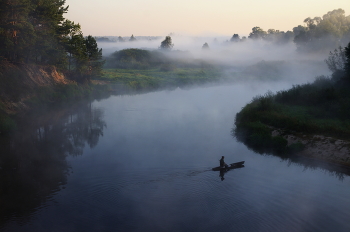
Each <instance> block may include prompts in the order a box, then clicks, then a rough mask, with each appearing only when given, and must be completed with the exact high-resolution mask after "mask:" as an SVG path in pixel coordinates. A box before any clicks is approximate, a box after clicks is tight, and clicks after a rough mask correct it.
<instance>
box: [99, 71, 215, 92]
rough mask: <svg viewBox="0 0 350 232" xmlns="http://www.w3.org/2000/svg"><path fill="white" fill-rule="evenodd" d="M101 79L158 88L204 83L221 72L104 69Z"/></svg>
mask: <svg viewBox="0 0 350 232" xmlns="http://www.w3.org/2000/svg"><path fill="white" fill-rule="evenodd" d="M101 79H103V80H109V81H113V82H116V83H122V84H124V85H126V86H128V87H130V88H131V89H137V90H140V89H152V90H153V89H158V88H163V87H183V86H186V85H194V84H204V83H209V82H215V81H218V80H220V79H222V77H221V73H220V72H219V71H218V70H216V69H202V68H171V69H170V71H168V70H167V69H165V70H164V69H162V68H154V69H146V70H138V69H104V70H103V76H102V78H101Z"/></svg>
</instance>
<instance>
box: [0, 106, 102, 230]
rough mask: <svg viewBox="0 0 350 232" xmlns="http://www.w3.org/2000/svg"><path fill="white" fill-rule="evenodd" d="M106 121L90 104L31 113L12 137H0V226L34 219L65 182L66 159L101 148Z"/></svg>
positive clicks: (66, 174) (21, 122) (67, 172)
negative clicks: (35, 214)
mask: <svg viewBox="0 0 350 232" xmlns="http://www.w3.org/2000/svg"><path fill="white" fill-rule="evenodd" d="M105 127H106V123H105V122H104V121H103V111H102V110H101V109H94V108H92V107H91V103H84V104H81V105H79V106H74V107H71V108H65V109H60V110H54V111H52V112H50V113H46V114H45V115H27V117H26V119H25V120H21V121H20V123H19V129H18V131H17V132H15V133H14V134H13V135H12V136H11V137H8V138H0V146H1V155H0V228H1V226H3V225H4V224H6V223H7V222H9V221H12V220H15V221H17V222H18V223H19V224H25V223H27V221H28V220H30V216H31V215H33V213H35V211H36V210H37V209H39V208H41V207H44V206H45V202H46V201H47V200H48V199H50V198H51V197H52V196H53V195H54V194H55V193H57V191H59V190H60V189H62V188H64V185H65V184H66V183H67V176H68V175H69V171H70V167H69V164H68V163H67V161H66V157H67V156H68V155H73V156H77V155H81V154H82V153H83V148H84V146H85V145H86V144H88V145H89V146H90V147H94V146H96V145H97V143H98V141H99V138H100V136H103V129H104V128H105Z"/></svg>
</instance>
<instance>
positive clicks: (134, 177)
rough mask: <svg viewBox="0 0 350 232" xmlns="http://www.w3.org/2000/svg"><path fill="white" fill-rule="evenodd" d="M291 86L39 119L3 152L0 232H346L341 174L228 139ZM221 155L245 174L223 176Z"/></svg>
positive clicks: (169, 94) (347, 187)
mask: <svg viewBox="0 0 350 232" xmlns="http://www.w3.org/2000/svg"><path fill="white" fill-rule="evenodd" d="M290 86H291V85H290V83H276V84H272V83H266V84H264V83H259V84H251V83H250V84H247V83H246V84H243V83H242V84H232V85H217V86H207V87H200V88H199V87H198V88H192V89H179V88H178V89H175V90H172V91H170V90H164V91H158V92H151V93H145V94H135V95H121V96H110V97H109V98H107V99H102V100H99V101H96V100H95V101H93V102H91V103H86V102H85V103H81V104H80V105H79V106H74V107H70V108H67V109H61V110H59V111H56V112H51V113H48V114H47V115H42V116H40V117H34V118H33V119H32V120H30V121H31V123H29V124H28V125H22V127H21V128H23V129H22V130H21V133H18V134H17V135H15V136H14V138H11V140H9V141H2V142H1V146H2V147H3V148H5V149H3V151H5V152H4V153H3V154H2V155H1V160H0V174H1V175H0V178H1V179H0V180H1V190H0V206H1V209H0V231H16V232H18V231H26V232H27V231H243V232H244V231H293V232H294V231H338V232H342V231H344V232H345V231H350V223H349V218H350V210H349V209H350V198H349V196H350V178H349V176H348V172H347V171H337V170H333V169H332V168H323V167H319V166H317V165H305V164H304V163H303V162H302V161H300V162H294V161H293V160H289V159H282V158H280V157H277V156H273V155H269V154H258V153H256V152H254V151H252V150H250V149H249V148H247V147H246V146H245V145H244V144H242V143H240V142H237V141H236V139H235V138H234V137H232V135H231V130H232V128H233V126H234V116H235V114H236V113H237V112H238V111H239V110H240V109H241V108H242V107H243V106H244V105H245V104H247V103H248V102H249V101H250V100H251V99H252V97H254V96H256V95H257V94H264V93H266V91H267V90H272V91H277V90H281V89H287V88H289V87H290ZM223 155H224V156H225V161H226V162H227V163H233V162H237V161H245V167H244V168H240V169H234V170H231V171H229V172H227V173H225V175H224V177H223V178H221V177H220V176H219V173H218V172H214V171H211V168H213V167H216V166H218V165H219V159H220V158H221V156H223ZM310 162H312V161H310Z"/></svg>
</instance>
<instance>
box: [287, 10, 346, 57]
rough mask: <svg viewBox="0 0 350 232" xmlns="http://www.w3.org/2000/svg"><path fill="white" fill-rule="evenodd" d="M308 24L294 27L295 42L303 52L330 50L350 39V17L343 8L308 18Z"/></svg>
mask: <svg viewBox="0 0 350 232" xmlns="http://www.w3.org/2000/svg"><path fill="white" fill-rule="evenodd" d="M304 23H305V24H306V26H301V25H299V26H298V27H294V28H293V32H294V34H295V38H294V42H295V43H296V45H297V46H298V49H299V50H300V51H303V52H310V51H322V50H329V49H330V48H333V47H337V46H344V45H346V43H347V42H348V41H349V40H350V17H349V16H345V11H344V10H343V9H336V10H333V11H329V12H328V13H327V14H325V15H323V17H322V18H321V17H314V18H310V17H308V18H306V19H305V20H304Z"/></svg>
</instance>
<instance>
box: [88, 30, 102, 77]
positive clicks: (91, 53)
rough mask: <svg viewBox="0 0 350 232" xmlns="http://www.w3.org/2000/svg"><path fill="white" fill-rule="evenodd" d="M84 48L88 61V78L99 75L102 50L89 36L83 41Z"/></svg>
mask: <svg viewBox="0 0 350 232" xmlns="http://www.w3.org/2000/svg"><path fill="white" fill-rule="evenodd" d="M85 47H86V53H87V59H88V76H92V75H94V76H99V75H101V71H102V65H103V64H104V61H103V60H102V48H100V49H99V48H98V46H97V42H96V39H95V38H94V37H92V36H91V35H89V36H88V37H87V38H86V39H85Z"/></svg>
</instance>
